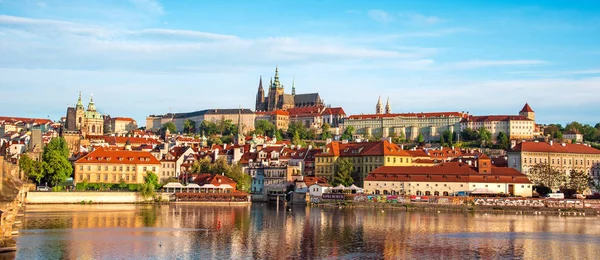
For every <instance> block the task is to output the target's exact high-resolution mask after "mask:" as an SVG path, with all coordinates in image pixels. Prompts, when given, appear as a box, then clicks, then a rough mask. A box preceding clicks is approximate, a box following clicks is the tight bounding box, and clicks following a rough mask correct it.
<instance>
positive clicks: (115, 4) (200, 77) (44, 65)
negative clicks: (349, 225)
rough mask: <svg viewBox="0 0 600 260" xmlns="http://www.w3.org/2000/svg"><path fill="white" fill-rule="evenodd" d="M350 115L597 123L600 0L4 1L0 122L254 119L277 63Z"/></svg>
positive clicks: (299, 86) (301, 89) (285, 79)
mask: <svg viewBox="0 0 600 260" xmlns="http://www.w3.org/2000/svg"><path fill="white" fill-rule="evenodd" d="M276 66H278V67H279V76H280V79H281V81H282V83H283V84H284V86H285V87H286V93H290V92H291V85H292V81H293V80H294V81H295V86H296V92H297V93H312V92H319V93H320V95H321V97H322V98H323V99H324V100H325V102H326V103H327V104H330V105H331V106H334V107H336V106H341V107H343V108H344V110H345V111H346V113H347V114H349V115H350V114H367V113H374V112H375V105H376V103H377V99H378V97H380V96H381V98H382V100H383V102H384V103H385V102H386V100H387V98H389V99H390V103H391V106H392V110H393V112H395V113H404V112H415V113H416V112H442V111H459V112H460V111H465V112H467V111H468V112H469V113H470V114H475V115H507V114H508V115H514V114H518V112H519V110H520V109H521V108H522V107H523V105H524V104H525V103H526V102H528V103H529V104H530V106H531V107H532V108H533V110H535V112H536V122H537V123H561V124H563V125H564V124H565V123H567V122H571V121H579V122H583V123H589V124H596V123H598V122H600V5H598V4H597V1H527V0H521V1H466V0H465V1H427V2H425V1H377V0H373V1H349V0H339V1H334V0H329V1H313V0H303V1H260V0H259V1H245V0H240V1H225V0H224V1H184V0H182V1H165V0H163V1H157V0H101V1H100V0H98V1H95V0H86V1H83V0H82V1H66V0H37V1H33V0H0V115H2V116H15V117H16V116H20V117H41V118H46V117H50V118H51V119H54V120H58V119H59V118H60V117H61V116H65V114H66V109H67V107H68V106H72V105H74V104H75V103H76V101H77V97H78V93H79V92H80V91H81V92H82V93H83V97H84V105H85V104H87V102H88V101H89V99H90V96H92V95H93V98H94V101H95V104H96V107H97V109H98V110H99V111H100V112H101V113H103V114H109V115H111V116H113V117H115V116H126V117H133V118H134V119H136V120H137V121H138V125H140V126H143V125H144V124H145V117H146V116H147V115H150V114H164V113H168V112H169V111H172V112H191V111H197V110H202V109H208V108H238V107H240V106H241V107H244V108H251V109H254V104H255V100H256V91H257V87H258V81H259V77H260V76H262V77H263V80H264V81H265V82H264V83H265V85H266V83H267V82H268V81H269V78H271V77H273V75H274V70H275V67H276Z"/></svg>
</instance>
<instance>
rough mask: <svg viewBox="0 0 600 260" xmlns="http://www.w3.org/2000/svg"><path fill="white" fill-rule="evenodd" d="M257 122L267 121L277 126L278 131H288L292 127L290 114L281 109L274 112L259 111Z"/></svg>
mask: <svg viewBox="0 0 600 260" xmlns="http://www.w3.org/2000/svg"><path fill="white" fill-rule="evenodd" d="M255 120H256V121H258V120H267V121H269V122H271V123H272V124H273V125H275V128H276V129H277V130H279V129H281V130H283V131H287V129H288V127H289V125H290V113H289V112H288V111H285V110H281V109H278V110H273V111H257V112H256V118H255Z"/></svg>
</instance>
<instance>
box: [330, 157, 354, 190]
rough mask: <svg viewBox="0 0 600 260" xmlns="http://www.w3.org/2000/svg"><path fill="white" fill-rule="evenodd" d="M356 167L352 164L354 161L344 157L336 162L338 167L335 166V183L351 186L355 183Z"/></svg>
mask: <svg viewBox="0 0 600 260" xmlns="http://www.w3.org/2000/svg"><path fill="white" fill-rule="evenodd" d="M353 169H354V166H353V165H352V162H350V160H348V159H346V158H343V159H339V160H338V161H337V162H336V167H335V178H334V183H335V185H336V186H337V185H340V184H341V185H344V186H350V185H352V184H353V183H354V179H353V178H352V170H353Z"/></svg>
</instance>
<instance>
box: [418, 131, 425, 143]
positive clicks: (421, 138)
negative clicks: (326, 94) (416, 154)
mask: <svg viewBox="0 0 600 260" xmlns="http://www.w3.org/2000/svg"><path fill="white" fill-rule="evenodd" d="M422 142H425V138H424V137H423V134H421V133H419V135H418V136H417V143H422Z"/></svg>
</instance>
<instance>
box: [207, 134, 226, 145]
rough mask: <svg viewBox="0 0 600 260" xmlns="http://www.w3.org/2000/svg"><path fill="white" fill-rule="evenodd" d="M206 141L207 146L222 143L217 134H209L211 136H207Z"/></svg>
mask: <svg viewBox="0 0 600 260" xmlns="http://www.w3.org/2000/svg"><path fill="white" fill-rule="evenodd" d="M207 142H208V145H209V146H211V145H213V144H216V145H222V144H223V141H221V138H220V137H219V136H217V135H211V136H209V137H208V140H207Z"/></svg>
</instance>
